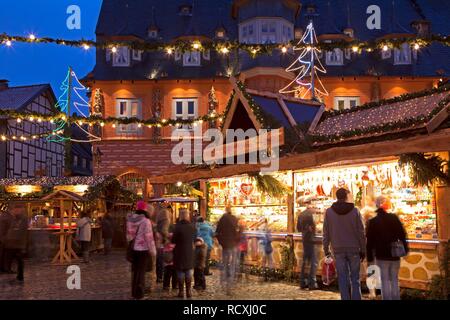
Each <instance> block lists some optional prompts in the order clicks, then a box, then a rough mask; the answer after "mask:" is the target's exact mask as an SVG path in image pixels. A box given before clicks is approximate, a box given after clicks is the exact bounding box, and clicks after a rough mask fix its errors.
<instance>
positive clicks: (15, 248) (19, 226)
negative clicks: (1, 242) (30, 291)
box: [5, 202, 28, 283]
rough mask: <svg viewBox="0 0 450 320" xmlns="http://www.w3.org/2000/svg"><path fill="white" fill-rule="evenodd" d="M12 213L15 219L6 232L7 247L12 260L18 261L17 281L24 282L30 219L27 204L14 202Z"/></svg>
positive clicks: (9, 257) (7, 252)
mask: <svg viewBox="0 0 450 320" xmlns="http://www.w3.org/2000/svg"><path fill="white" fill-rule="evenodd" d="M10 211H11V213H12V214H13V216H14V219H13V220H12V222H11V225H10V227H9V229H8V232H7V233H6V237H5V248H6V254H7V256H8V259H10V261H13V260H16V261H17V278H16V279H17V281H19V282H20V283H23V281H24V277H23V272H24V262H23V257H24V253H25V249H26V248H27V233H28V219H27V216H26V212H25V204H23V203H19V202H17V203H12V204H11V209H10Z"/></svg>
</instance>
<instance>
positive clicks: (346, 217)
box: [323, 201, 366, 255]
mask: <svg viewBox="0 0 450 320" xmlns="http://www.w3.org/2000/svg"><path fill="white" fill-rule="evenodd" d="M330 243H331V247H332V248H333V252H334V253H339V252H352V253H360V254H365V252H366V237H365V234H364V224H363V220H362V217H361V214H360V213H359V211H358V209H357V208H355V206H354V204H353V203H347V202H343V201H337V202H335V203H333V205H332V206H331V208H329V209H328V210H327V211H326V212H325V219H324V223H323V250H324V252H325V254H326V255H328V254H330Z"/></svg>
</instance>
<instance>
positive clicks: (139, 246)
mask: <svg viewBox="0 0 450 320" xmlns="http://www.w3.org/2000/svg"><path fill="white" fill-rule="evenodd" d="M144 212H145V211H139V210H138V211H136V213H132V214H130V215H128V218H127V241H128V242H130V241H132V240H133V239H135V241H134V248H133V249H134V250H135V251H149V252H150V253H151V255H153V256H156V246H155V239H154V237H153V228H152V223H151V221H150V220H149V219H147V218H146V216H145V214H144Z"/></svg>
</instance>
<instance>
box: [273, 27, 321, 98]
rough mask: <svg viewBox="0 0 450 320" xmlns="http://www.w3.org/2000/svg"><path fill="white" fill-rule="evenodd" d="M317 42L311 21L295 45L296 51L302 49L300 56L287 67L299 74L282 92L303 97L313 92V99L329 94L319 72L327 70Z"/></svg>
mask: <svg viewBox="0 0 450 320" xmlns="http://www.w3.org/2000/svg"><path fill="white" fill-rule="evenodd" d="M305 44H306V47H305V46H304V45H305ZM317 44H318V41H317V37H316V31H315V30H314V25H313V23H312V22H310V23H309V24H308V27H307V28H306V31H305V33H304V34H303V36H302V38H301V39H300V40H299V42H298V44H297V46H294V52H296V51H300V53H299V56H298V57H297V59H296V60H295V61H294V62H293V63H292V64H291V65H290V66H289V67H288V68H287V69H286V72H294V73H297V75H296V77H295V78H294V80H292V81H291V82H290V83H289V84H288V85H287V86H285V87H284V88H283V89H281V90H280V93H282V94H294V95H295V96H296V97H298V98H302V99H305V98H306V97H307V96H308V94H311V97H312V98H313V99H314V98H316V97H317V98H319V99H321V98H322V97H323V96H328V91H327V90H326V89H325V87H324V85H323V84H322V81H321V80H320V78H319V76H318V73H322V74H326V73H327V72H326V70H325V67H324V66H323V65H322V62H320V58H319V53H320V52H321V51H320V50H319V49H318V48H317Z"/></svg>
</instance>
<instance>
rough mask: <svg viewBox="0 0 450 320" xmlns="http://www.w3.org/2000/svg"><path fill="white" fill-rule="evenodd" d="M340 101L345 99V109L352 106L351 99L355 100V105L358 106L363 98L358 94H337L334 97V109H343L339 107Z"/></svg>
mask: <svg viewBox="0 0 450 320" xmlns="http://www.w3.org/2000/svg"><path fill="white" fill-rule="evenodd" d="M339 101H344V110H345V109H350V108H352V106H351V104H350V103H351V101H355V102H356V103H355V105H354V107H357V106H359V105H360V104H361V99H360V97H358V96H336V97H334V109H335V110H341V109H339Z"/></svg>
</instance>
